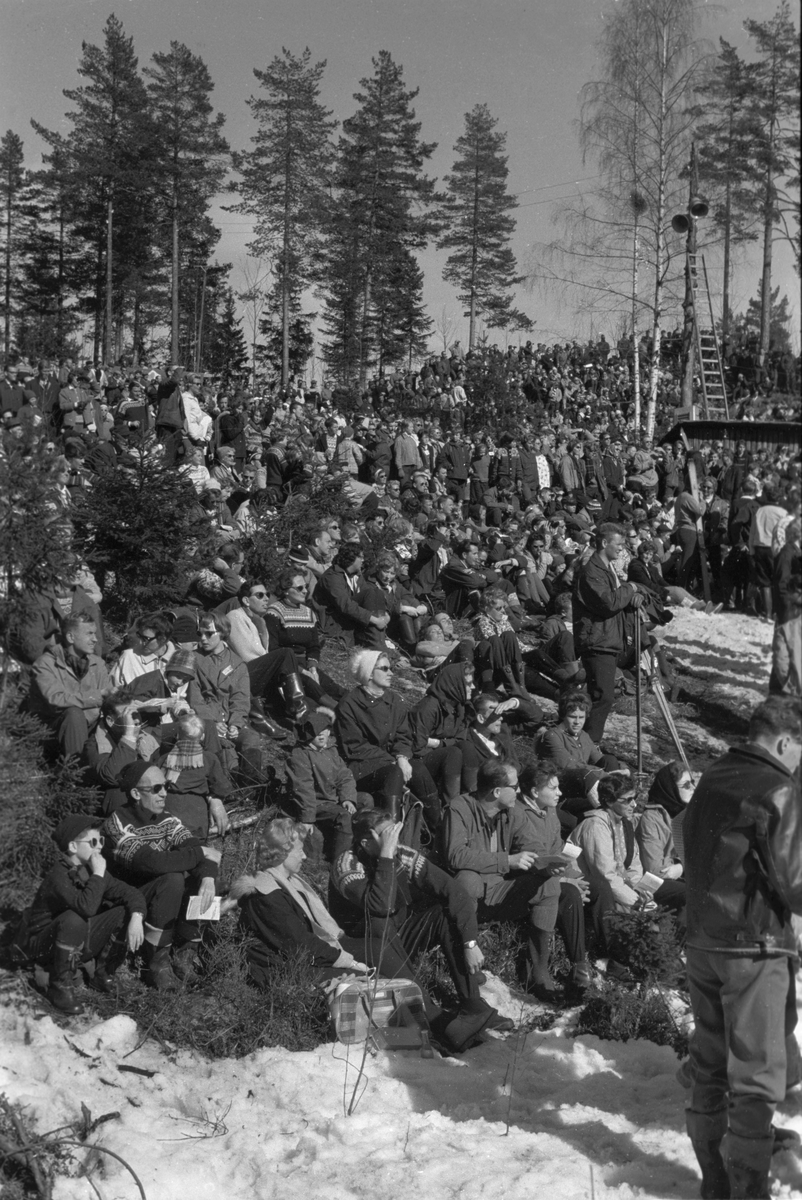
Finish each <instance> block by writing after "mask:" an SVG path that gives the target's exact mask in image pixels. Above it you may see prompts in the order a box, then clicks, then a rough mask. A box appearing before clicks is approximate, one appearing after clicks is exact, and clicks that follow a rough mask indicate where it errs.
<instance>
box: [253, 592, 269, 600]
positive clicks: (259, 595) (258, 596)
mask: <svg viewBox="0 0 802 1200" xmlns="http://www.w3.org/2000/svg"><path fill="white" fill-rule="evenodd" d="M251 599H252V600H266V599H267V592H251Z"/></svg>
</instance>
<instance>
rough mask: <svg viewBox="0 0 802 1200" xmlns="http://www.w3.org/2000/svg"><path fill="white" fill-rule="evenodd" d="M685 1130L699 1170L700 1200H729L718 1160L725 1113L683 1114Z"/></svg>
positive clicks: (688, 1112)
mask: <svg viewBox="0 0 802 1200" xmlns="http://www.w3.org/2000/svg"><path fill="white" fill-rule="evenodd" d="M685 1127H686V1128H687V1130H688V1137H689V1138H690V1139H691V1145H692V1146H693V1149H694V1153H695V1154H696V1158H697V1161H698V1163H699V1166H700V1167H701V1168H702V1190H701V1192H700V1193H699V1194H700V1196H701V1197H702V1200H729V1195H730V1181H729V1177H728V1175H727V1170H726V1168H725V1166H724V1160H723V1158H722V1157H721V1140H722V1138H723V1137H724V1135H725V1133H726V1132H727V1110H726V1108H722V1109H720V1110H719V1111H718V1112H712V1113H701V1112H694V1110H693V1109H691V1108H689V1109H686V1111H685Z"/></svg>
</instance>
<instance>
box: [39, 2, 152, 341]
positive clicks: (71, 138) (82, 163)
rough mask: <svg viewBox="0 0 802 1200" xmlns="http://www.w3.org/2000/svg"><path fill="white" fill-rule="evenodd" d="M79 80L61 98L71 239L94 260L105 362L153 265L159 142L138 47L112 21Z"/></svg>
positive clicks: (91, 304)
mask: <svg viewBox="0 0 802 1200" xmlns="http://www.w3.org/2000/svg"><path fill="white" fill-rule="evenodd" d="M78 74H79V75H80V76H81V78H82V79H84V80H85V81H86V82H85V84H84V85H83V86H81V87H79V88H75V89H71V90H65V92H64V95H65V96H66V97H67V99H68V100H70V101H71V102H72V104H73V105H74V109H73V111H72V112H69V113H67V120H68V121H69V122H70V123H71V125H72V129H71V130H70V133H69V134H68V136H67V138H66V139H65V142H66V146H67V150H68V153H69V156H70V165H71V170H72V173H73V179H74V183H75V187H76V191H77V193H78V201H77V206H76V207H77V220H76V223H75V226H74V230H73V232H74V234H75V235H77V236H78V237H79V238H81V239H82V240H83V241H84V242H86V243H88V245H89V246H90V247H91V253H92V257H93V266H94V281H93V292H94V295H93V296H92V297H89V298H88V304H87V307H88V308H89V310H90V311H94V313H95V356H96V357H97V356H98V354H99V351H100V345H101V331H103V332H104V337H103V339H102V341H103V350H104V356H105V357H107V358H111V356H112V338H113V333H114V330H113V328H112V325H113V322H114V320H115V317H116V324H117V343H118V345H119V343H120V338H121V331H122V321H123V317H124V314H125V309H126V303H127V302H130V300H131V299H132V298H133V296H134V294H135V292H136V290H137V288H138V287H140V286H141V282H142V278H143V275H144V273H145V272H146V271H147V269H148V266H149V263H150V260H151V251H152V245H153V225H154V221H153V206H152V200H153V196H152V192H151V191H150V184H151V181H152V170H151V168H152V159H153V151H154V147H155V137H154V129H153V125H152V122H151V120H150V109H149V103H148V95H147V92H146V90H145V85H144V82H143V80H142V78H141V76H140V74H139V70H138V62H137V57H136V54H135V53H134V43H133V39H132V38H130V37H128V36H126V34H125V31H124V29H123V26H122V24H121V23H120V21H118V20H117V18H116V17H115V16H110V17H109V19H108V20H107V22H106V24H105V26H104V29H103V45H102V46H91V45H89V44H88V43H87V42H84V43H83V44H82V57H81V61H80V63H79V65H78ZM51 136H52V137H55V135H51ZM109 245H110V246H111V255H110V256H109V255H108V246H109ZM109 276H110V277H111V288H109V287H108V285H107V279H108V277H109ZM104 298H105V318H104V315H103V307H104V306H103V300H104ZM104 324H105V329H104Z"/></svg>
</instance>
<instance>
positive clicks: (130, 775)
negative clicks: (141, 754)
mask: <svg viewBox="0 0 802 1200" xmlns="http://www.w3.org/2000/svg"><path fill="white" fill-rule="evenodd" d="M157 765H158V764H157V763H152V762H147V761H146V760H145V759H144V758H138V759H137V760H136V762H134V763H131V765H130V766H128V767H126V768H125V770H124V771H123V772H122V773H121V774H120V775H119V776H118V782H119V784H120V787H121V788H122V789H123V791H125V792H130V791H131V788H135V787H136V786H137V784H138V783H139V781H140V780H141V778H142V776H143V775H144V774H145V772H146V771H149V770H150V768H151V767H155V766H157Z"/></svg>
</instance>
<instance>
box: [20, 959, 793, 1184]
mask: <svg viewBox="0 0 802 1200" xmlns="http://www.w3.org/2000/svg"><path fill="white" fill-rule="evenodd" d="M490 994H491V995H492V997H493V999H495V1000H498V1001H499V1002H500V1007H501V1008H502V1009H504V1010H506V1011H508V1012H511V1013H514V1014H515V1015H516V1016H519V1017H520V1015H521V1006H520V1004H519V1003H518V1002H517V1001H514V1000H513V999H512V998H511V997H510V995H509V992H508V991H507V989H506V988H505V986H504V985H503V984H502V983H500V982H499V981H498V980H491V981H490ZM0 1030H1V1031H2V1039H3V1043H4V1047H5V1054H4V1065H3V1067H2V1069H0V1091H4V1092H5V1093H6V1095H7V1096H8V1097H9V1098H10V1099H11V1100H15V1101H19V1102H21V1103H23V1104H25V1105H28V1106H29V1111H30V1115H31V1116H32V1117H33V1118H34V1119H35V1122H36V1127H37V1128H38V1129H39V1130H47V1129H52V1128H55V1127H56V1126H59V1125H62V1124H64V1122H66V1121H71V1120H76V1119H77V1120H80V1116H81V1103H84V1104H85V1105H86V1106H87V1107H88V1108H89V1109H90V1110H91V1113H92V1116H93V1117H98V1116H100V1115H101V1114H104V1113H107V1112H110V1111H115V1110H116V1111H118V1112H119V1114H120V1116H119V1118H118V1119H114V1120H111V1121H109V1122H108V1123H105V1124H103V1125H101V1126H100V1127H99V1129H98V1130H97V1132H96V1133H95V1134H93V1135H92V1137H91V1138H90V1141H93V1142H94V1141H96V1142H98V1143H99V1144H101V1145H105V1146H106V1147H108V1148H109V1149H110V1150H114V1151H116V1152H117V1153H118V1154H120V1155H122V1156H123V1157H124V1158H125V1159H126V1160H127V1161H128V1162H129V1163H130V1164H131V1166H132V1167H133V1169H134V1170H135V1171H136V1173H137V1174H138V1175H139V1177H140V1179H141V1180H142V1183H143V1186H144V1189H145V1192H146V1195H147V1200H189V1198H191V1200H220V1197H230V1198H233V1200H318V1198H325V1200H361V1198H363V1197H365V1198H368V1197H370V1198H371V1200H372V1198H373V1197H375V1196H380V1197H382V1198H383V1200H401V1198H402V1197H407V1196H409V1195H412V1196H420V1197H425V1200H449V1198H453V1197H459V1200H589V1198H591V1197H596V1198H597V1200H603V1198H609V1197H617V1198H620V1200H628V1198H630V1197H633V1198H634V1197H644V1198H645V1197H656V1198H668V1197H683V1198H685V1197H695V1196H698V1194H699V1185H698V1176H697V1171H696V1165H695V1160H694V1159H693V1155H692V1152H691V1148H690V1144H689V1142H688V1141H687V1138H686V1136H685V1133H684V1119H683V1100H684V1092H683V1090H682V1088H681V1087H680V1085H679V1084H678V1082H677V1081H676V1079H675V1072H676V1069H677V1059H676V1057H675V1055H674V1054H673V1052H672V1051H671V1050H669V1049H667V1048H666V1047H658V1046H655V1045H653V1044H652V1043H651V1042H646V1041H633V1042H629V1043H626V1044H624V1043H620V1042H603V1041H600V1040H599V1039H598V1038H595V1037H580V1038H571V1037H568V1036H566V1034H565V1033H564V1032H563V1031H562V1030H561V1029H560V1028H559V1027H556V1028H555V1029H552V1030H549V1031H548V1032H530V1033H528V1034H526V1035H524V1034H522V1033H520V1034H517V1035H510V1036H509V1037H507V1038H506V1039H501V1038H497V1037H494V1038H492V1039H491V1040H489V1041H487V1042H486V1043H485V1044H483V1045H481V1046H479V1047H477V1048H476V1049H475V1050H472V1051H470V1052H469V1053H467V1054H466V1055H464V1056H463V1057H462V1058H460V1059H455V1058H450V1059H445V1058H435V1059H433V1060H425V1059H421V1058H420V1057H418V1055H417V1054H416V1053H413V1052H403V1053H394V1054H384V1053H382V1054H379V1055H378V1056H377V1057H375V1058H372V1057H368V1060H367V1064H366V1068H365V1075H364V1078H363V1079H362V1081H361V1082H359V1078H358V1067H359V1063H360V1058H361V1048H355V1047H350V1048H346V1047H344V1046H340V1045H330V1044H329V1045H325V1046H321V1047H319V1048H318V1049H317V1050H315V1051H313V1052H307V1053H298V1054H292V1053H290V1052H288V1051H285V1050H278V1049H274V1050H262V1051H260V1052H258V1053H256V1054H253V1055H251V1056H249V1057H248V1058H245V1059H241V1060H232V1061H216V1062H206V1061H204V1060H202V1059H201V1058H199V1057H198V1056H197V1055H195V1054H193V1053H190V1052H185V1051H182V1052H179V1053H177V1054H175V1055H171V1056H170V1057H168V1056H167V1055H166V1054H165V1053H164V1051H163V1049H162V1048H161V1047H160V1046H159V1045H158V1044H157V1043H155V1042H153V1041H145V1042H144V1043H143V1044H142V1045H141V1046H140V1045H139V1042H140V1034H139V1032H138V1031H137V1029H136V1026H135V1025H134V1023H133V1021H132V1020H131V1019H130V1018H129V1017H126V1016H117V1017H114V1018H112V1019H111V1020H108V1021H100V1022H96V1021H93V1019H92V1017H91V1016H87V1017H84V1018H80V1019H76V1020H74V1021H73V1022H71V1023H70V1026H69V1027H68V1028H64V1027H63V1026H59V1025H57V1024H55V1023H54V1022H53V1021H52V1020H51V1019H50V1017H49V1016H47V1015H46V1014H43V1013H41V1012H36V1011H34V1010H33V1009H31V1008H29V1007H28V1005H27V1002H26V1001H20V1002H19V1003H18V1004H17V1005H14V1006H7V1007H6V1008H5V1010H4V1011H3V1012H2V1014H0ZM121 1064H122V1065H129V1066H131V1065H132V1066H136V1067H139V1068H144V1069H146V1070H150V1071H155V1072H156V1074H155V1075H154V1076H153V1077H152V1078H147V1077H145V1076H140V1075H135V1074H128V1073H122V1072H120V1071H119V1070H118V1067H119V1066H120V1065H121ZM355 1087H357V1088H358V1093H357V1094H358V1103H357V1105H356V1111H355V1112H354V1114H353V1115H352V1116H346V1115H345V1110H346V1109H347V1107H348V1104H349V1102H350V1099H351V1096H352V1094H353V1092H354V1089H355ZM780 1117H781V1120H782V1123H783V1124H784V1125H785V1126H790V1127H792V1128H795V1129H796V1130H797V1132H799V1133H800V1134H802V1111H800V1110H799V1109H798V1108H797V1110H796V1112H795V1114H794V1113H791V1112H786V1111H781V1114H780ZM215 1122H220V1124H219V1125H218V1127H217V1135H216V1136H210V1135H211V1134H212V1133H213V1126H214V1124H215ZM508 1122H509V1129H508ZM75 1154H76V1158H75V1159H74V1160H73V1163H74V1169H75V1171H76V1177H74V1178H63V1177H60V1178H59V1179H58V1182H57V1184H56V1189H55V1191H54V1200H90V1198H94V1200H97V1197H100V1198H101V1200H128V1198H129V1197H132V1198H133V1197H135V1196H136V1195H137V1189H136V1185H135V1183H134V1181H133V1179H132V1178H131V1177H130V1175H128V1174H127V1172H126V1171H125V1169H124V1168H123V1167H122V1166H120V1165H119V1164H117V1163H116V1162H115V1160H113V1159H112V1158H110V1157H108V1156H105V1155H97V1154H92V1153H91V1151H85V1150H83V1149H78V1150H76V1151H75ZM79 1163H86V1164H87V1165H88V1166H89V1168H90V1174H91V1182H90V1180H88V1179H87V1178H79V1177H77V1170H78V1164H79ZM775 1175H776V1176H777V1182H776V1183H775V1185H774V1188H773V1192H772V1195H773V1196H774V1197H793V1196H802V1155H801V1154H794V1153H790V1152H786V1153H784V1154H783V1155H781V1156H778V1157H776V1158H775Z"/></svg>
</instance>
